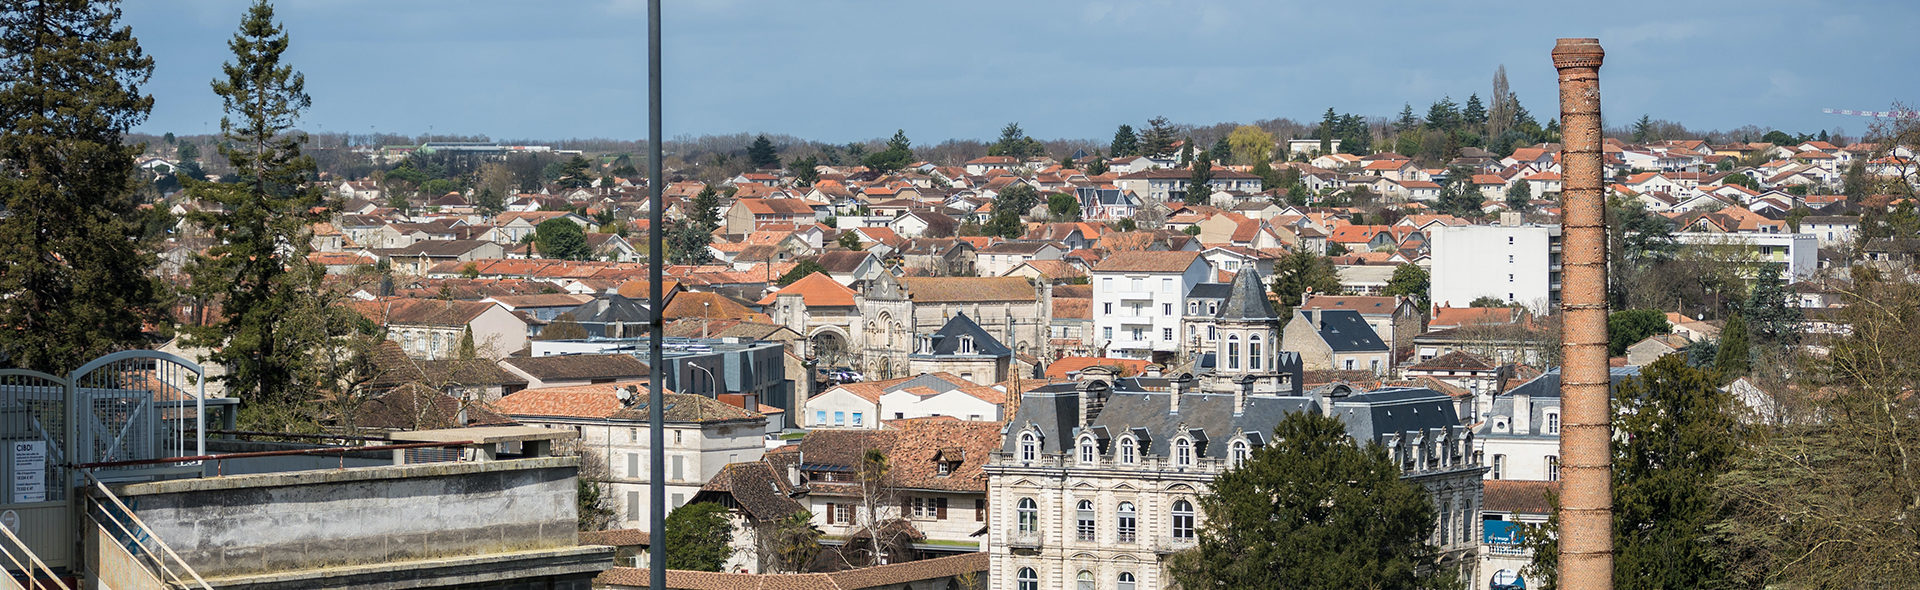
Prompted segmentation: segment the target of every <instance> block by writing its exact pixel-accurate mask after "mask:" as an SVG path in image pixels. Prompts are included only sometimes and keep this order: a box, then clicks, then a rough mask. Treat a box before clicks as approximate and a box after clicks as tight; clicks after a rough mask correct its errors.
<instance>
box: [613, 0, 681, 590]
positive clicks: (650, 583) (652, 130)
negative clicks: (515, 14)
mask: <svg viewBox="0 0 1920 590" xmlns="http://www.w3.org/2000/svg"><path fill="white" fill-rule="evenodd" d="M664 137H665V136H664V135H662V134H661V133H660V0H647V144H648V145H647V147H648V148H649V149H648V150H647V192H648V193H651V194H650V195H649V197H650V198H649V199H647V201H648V209H649V211H648V219H649V223H650V225H649V226H648V227H647V230H648V231H647V278H648V284H647V329H648V332H649V333H650V335H651V336H653V338H652V339H651V342H649V343H648V344H647V348H648V352H649V353H650V354H651V355H652V356H650V357H649V358H648V360H647V364H648V365H649V366H648V369H647V388H648V389H649V391H648V392H647V429H648V431H649V432H648V433H647V445H648V449H647V452H648V454H649V459H651V460H652V461H653V466H652V468H651V469H649V470H648V471H649V473H648V476H649V477H650V481H648V482H647V491H648V494H647V495H648V496H649V498H648V499H647V504H648V510H647V512H648V514H647V519H648V523H647V532H648V538H649V539H652V540H653V541H652V543H650V544H649V546H648V547H647V553H648V555H647V557H648V559H647V587H648V588H666V587H667V544H666V540H667V470H666V462H667V449H666V446H667V436H666V430H667V428H666V416H665V415H664V414H663V413H662V408H665V407H666V405H667V400H666V394H665V393H663V392H665V391H666V389H665V388H663V387H661V384H660V377H661V373H662V371H661V362H660V357H661V356H662V353H661V350H660V343H661V340H663V339H664V337H665V336H666V331H665V330H662V329H661V328H662V327H663V325H662V323H661V321H660V311H661V307H662V305H661V301H660V283H661V282H662V280H663V279H662V277H661V273H660V268H661V257H662V256H665V253H666V245H665V244H664V243H663V242H662V241H661V239H660V236H661V234H663V233H666V232H665V231H663V230H665V229H666V228H665V227H664V225H663V223H664V222H663V221H662V220H661V210H662V208H661V206H660V197H661V194H662V193H663V192H664V191H662V190H661V189H662V188H664V187H662V186H661V183H662V182H663V179H662V178H661V174H660V162H661V157H660V149H661V145H660V141H661V139H663V138H664ZM609 436H611V433H609Z"/></svg>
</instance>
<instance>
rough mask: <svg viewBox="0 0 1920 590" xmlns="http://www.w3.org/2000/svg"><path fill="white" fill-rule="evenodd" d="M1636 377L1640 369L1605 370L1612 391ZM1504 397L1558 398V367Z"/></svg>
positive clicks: (1512, 390)
mask: <svg viewBox="0 0 1920 590" xmlns="http://www.w3.org/2000/svg"><path fill="white" fill-rule="evenodd" d="M1638 376H1640V367H1613V368H1610V369H1607V377H1608V379H1609V380H1611V381H1612V382H1613V385H1612V387H1613V388H1614V389H1618V388H1619V387H1620V382H1621V381H1624V380H1626V379H1627V378H1628V377H1638ZM1506 395H1529V396H1533V397H1534V398H1536V399H1537V398H1543V397H1553V398H1557V397H1560V367H1554V368H1552V369H1548V370H1547V372H1546V373H1544V374H1541V375H1540V376H1539V377H1535V378H1533V380H1531V381H1528V382H1526V383H1522V384H1520V386H1518V387H1515V388H1513V389H1509V390H1507V393H1506Z"/></svg>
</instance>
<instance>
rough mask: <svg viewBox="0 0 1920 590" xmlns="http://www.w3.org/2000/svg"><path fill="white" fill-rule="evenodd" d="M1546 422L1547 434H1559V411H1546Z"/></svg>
mask: <svg viewBox="0 0 1920 590" xmlns="http://www.w3.org/2000/svg"><path fill="white" fill-rule="evenodd" d="M1546 422H1547V434H1560V413H1559V412H1547V413H1546Z"/></svg>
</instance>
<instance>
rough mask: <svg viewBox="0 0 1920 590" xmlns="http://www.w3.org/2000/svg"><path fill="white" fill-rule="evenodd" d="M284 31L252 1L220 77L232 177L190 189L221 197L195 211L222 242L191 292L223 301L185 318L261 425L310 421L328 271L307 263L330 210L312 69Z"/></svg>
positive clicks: (195, 270) (207, 197)
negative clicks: (304, 381) (217, 313)
mask: <svg viewBox="0 0 1920 590" xmlns="http://www.w3.org/2000/svg"><path fill="white" fill-rule="evenodd" d="M287 41H288V40H287V35H286V32H285V31H284V30H283V29H282V28H281V27H280V26H278V25H276V24H275V23H274V21H273V7H272V6H271V5H269V4H268V3H267V2H266V0H259V1H258V2H255V3H254V5H253V6H252V8H250V9H249V10H248V11H247V15H246V17H245V18H243V19H242V20H241V22H240V30H239V32H238V33H235V34H234V37H233V39H232V40H231V41H229V42H228V46H229V47H232V48H233V52H234V61H233V62H230V63H227V64H226V65H225V66H224V67H223V72H224V73H225V74H226V76H225V78H224V79H217V80H215V81H214V82H213V90H214V93H215V94H219V95H220V97H221V99H222V102H223V103H224V104H225V106H226V110H227V116H224V117H222V118H221V119H220V130H221V134H222V141H221V142H220V154H221V156H223V157H225V158H226V160H227V162H229V163H230V164H232V165H233V168H234V171H235V174H236V175H237V176H238V181H237V182H234V183H209V182H199V181H196V182H192V183H190V185H189V187H188V191H189V192H190V193H192V194H193V196H194V198H197V199H200V200H204V201H210V202H214V203H218V204H220V210H218V211H205V212H199V213H196V214H194V215H193V217H192V218H193V220H194V221H195V222H197V223H198V224H200V225H201V226H202V227H205V228H207V229H208V231H209V233H210V234H211V235H212V236H213V237H214V238H215V243H216V245H214V246H212V247H210V248H208V249H207V253H206V255H205V256H201V257H196V259H195V260H194V261H193V263H192V264H191V265H189V267H188V273H189V274H190V275H192V287H191V290H192V292H193V294H194V295H195V296H197V297H199V298H201V300H202V301H208V302H212V301H218V302H219V303H220V305H221V317H220V318H219V319H218V320H217V321H215V322H213V323H212V324H211V325H207V326H195V327H191V328H189V329H188V335H189V336H190V338H189V343H190V344H192V345H193V346H196V347H201V348H206V349H210V350H213V351H214V352H213V353H212V354H211V355H210V358H211V359H212V360H213V361H215V362H217V363H220V364H222V365H225V366H226V367H227V370H228V372H227V374H226V376H225V377H224V378H223V379H224V380H225V382H226V384H227V391H228V392H230V393H235V394H238V395H239V396H240V397H243V398H245V399H246V400H247V403H246V404H244V405H243V406H242V412H243V413H242V415H241V417H242V419H243V420H245V421H247V422H249V423H250V424H249V428H251V429H258V430H269V429H285V428H294V427H311V424H310V423H307V422H306V421H305V418H306V417H305V416H303V415H302V414H303V412H304V411H305V410H304V409H303V408H305V406H306V405H307V404H309V403H310V402H311V401H312V399H311V398H312V397H314V395H315V393H316V392H314V391H311V390H309V389H307V388H305V387H301V386H300V385H301V384H300V383H298V380H299V379H300V377H301V375H302V372H303V371H306V370H307V369H308V368H309V362H310V361H311V359H312V358H313V355H314V354H315V352H316V349H319V348H321V347H324V346H327V345H329V343H327V342H325V341H323V339H322V337H321V335H322V334H324V332H322V331H321V330H322V327H321V326H316V325H313V324H310V323H308V322H307V321H306V320H308V319H310V318H312V317H313V315H312V314H313V311H314V310H313V307H314V306H316V305H319V304H320V303H319V300H318V293H319V292H320V291H321V290H322V285H321V282H320V279H321V278H322V276H323V275H324V271H323V270H322V269H320V268H317V267H315V266H313V265H311V264H308V263H307V260H306V254H307V252H308V250H309V249H310V248H311V246H310V245H309V242H310V233H309V232H310V230H309V225H310V224H312V223H314V222H316V221H319V220H321V219H323V218H324V212H323V210H321V209H320V206H321V205H322V204H323V203H324V202H325V198H326V192H325V191H326V189H325V187H324V186H321V185H319V184H317V183H315V182H313V179H314V175H315V170H314V164H313V159H312V158H310V157H307V156H304V155H302V154H301V153H300V145H301V144H302V143H304V142H305V141H306V136H305V135H303V134H299V133H297V132H294V131H293V123H294V120H295V119H296V118H297V117H298V116H299V114H300V111H302V110H304V109H306V108H307V106H308V105H309V104H310V101H309V99H308V98H307V94H306V92H305V91H304V87H305V82H306V79H305V77H304V76H302V75H301V74H299V73H297V72H295V71H293V67H292V66H290V65H287V64H285V63H283V62H282V61H281V57H282V54H283V53H285V52H286V50H287Z"/></svg>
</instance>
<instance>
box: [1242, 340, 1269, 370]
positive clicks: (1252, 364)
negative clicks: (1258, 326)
mask: <svg viewBox="0 0 1920 590" xmlns="http://www.w3.org/2000/svg"><path fill="white" fill-rule="evenodd" d="M1265 364H1266V362H1264V361H1262V360H1261V357H1260V335H1259V334H1254V335H1252V336H1248V337H1247V368H1249V369H1253V370H1255V371H1258V370H1260V368H1261V366H1262V365H1265Z"/></svg>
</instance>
